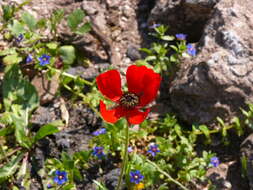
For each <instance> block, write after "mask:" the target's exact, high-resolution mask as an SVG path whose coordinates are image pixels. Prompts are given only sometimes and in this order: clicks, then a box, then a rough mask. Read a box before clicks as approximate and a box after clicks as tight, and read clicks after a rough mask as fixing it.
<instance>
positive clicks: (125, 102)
mask: <svg viewBox="0 0 253 190" xmlns="http://www.w3.org/2000/svg"><path fill="white" fill-rule="evenodd" d="M119 101H120V104H121V105H122V106H123V107H125V108H127V109H129V108H134V107H135V106H137V105H138V104H139V97H138V96H137V95H135V94H134V93H130V92H127V93H124V94H123V96H122V97H121V98H120V100H119Z"/></svg>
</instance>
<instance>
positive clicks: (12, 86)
mask: <svg viewBox="0 0 253 190" xmlns="http://www.w3.org/2000/svg"><path fill="white" fill-rule="evenodd" d="M3 98H4V100H3V102H4V106H5V110H6V111H11V110H12V109H11V108H12V106H13V104H17V105H20V106H21V109H22V110H26V109H28V112H29V113H30V112H31V111H32V110H33V109H34V108H36V107H37V106H38V105H39V97H38V93H37V91H36V89H35V87H34V86H33V85H32V84H31V83H30V82H29V81H28V80H27V79H25V78H24V77H23V76H22V73H21V71H20V69H19V66H18V65H17V64H13V65H8V66H7V67H6V69H5V75H4V80H3Z"/></svg>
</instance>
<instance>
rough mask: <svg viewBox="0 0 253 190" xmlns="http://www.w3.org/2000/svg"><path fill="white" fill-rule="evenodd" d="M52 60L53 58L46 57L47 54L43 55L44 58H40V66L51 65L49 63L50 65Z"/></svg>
mask: <svg viewBox="0 0 253 190" xmlns="http://www.w3.org/2000/svg"><path fill="white" fill-rule="evenodd" d="M50 58H51V56H49V55H46V54H43V55H42V56H40V57H39V58H38V60H39V64H40V65H41V66H44V65H47V64H49V63H50Z"/></svg>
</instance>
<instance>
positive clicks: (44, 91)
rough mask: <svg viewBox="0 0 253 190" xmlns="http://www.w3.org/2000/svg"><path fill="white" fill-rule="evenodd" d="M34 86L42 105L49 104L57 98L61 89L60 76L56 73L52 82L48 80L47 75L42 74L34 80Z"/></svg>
mask: <svg viewBox="0 0 253 190" xmlns="http://www.w3.org/2000/svg"><path fill="white" fill-rule="evenodd" d="M32 84H33V85H34V86H35V88H36V90H37V92H38V95H39V97H40V104H41V105H43V104H46V103H49V102H51V101H52V100H53V99H54V98H55V95H56V93H57V90H58V87H59V74H57V73H56V74H55V75H54V76H52V78H51V80H48V79H47V76H46V74H44V73H40V74H38V75H36V76H35V77H34V78H33V80H32Z"/></svg>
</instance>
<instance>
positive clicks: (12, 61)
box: [3, 53, 22, 65]
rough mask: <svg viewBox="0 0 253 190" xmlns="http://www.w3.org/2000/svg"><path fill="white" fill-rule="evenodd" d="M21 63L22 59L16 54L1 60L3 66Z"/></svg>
mask: <svg viewBox="0 0 253 190" xmlns="http://www.w3.org/2000/svg"><path fill="white" fill-rule="evenodd" d="M21 61H22V57H20V56H19V55H18V54H16V53H15V54H12V55H7V56H5V57H4V58H3V63H4V64H5V65H11V64H15V63H20V62H21Z"/></svg>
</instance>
